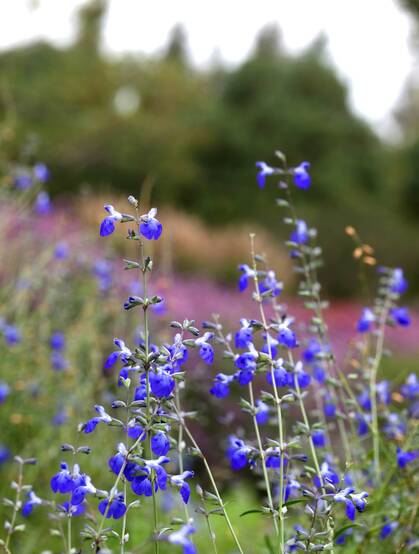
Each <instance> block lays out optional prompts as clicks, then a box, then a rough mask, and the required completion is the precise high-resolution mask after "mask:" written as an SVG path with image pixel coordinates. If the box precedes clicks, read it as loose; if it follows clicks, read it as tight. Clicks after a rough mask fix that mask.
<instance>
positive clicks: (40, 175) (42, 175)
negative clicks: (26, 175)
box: [33, 162, 50, 183]
mask: <svg viewBox="0 0 419 554" xmlns="http://www.w3.org/2000/svg"><path fill="white" fill-rule="evenodd" d="M33 174H34V176H35V179H36V180H37V181H39V182H40V183H46V182H47V181H48V179H49V176H50V173H49V169H48V168H47V166H46V165H45V164H44V163H41V162H38V163H36V164H35V165H34V167H33Z"/></svg>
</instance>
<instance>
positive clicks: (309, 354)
mask: <svg viewBox="0 0 419 554" xmlns="http://www.w3.org/2000/svg"><path fill="white" fill-rule="evenodd" d="M322 352H323V348H322V345H321V344H320V343H319V342H318V341H317V340H316V339H310V341H309V343H308V345H307V348H306V349H305V350H304V351H303V358H304V360H305V361H306V362H307V363H309V364H311V363H313V362H315V361H316V359H317V357H318V356H319V355H320V354H321V353H322Z"/></svg>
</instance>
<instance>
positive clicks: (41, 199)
mask: <svg viewBox="0 0 419 554" xmlns="http://www.w3.org/2000/svg"><path fill="white" fill-rule="evenodd" d="M35 210H36V212H37V213H38V214H39V215H48V214H49V213H51V212H52V203H51V199H50V197H49V194H48V193H47V192H45V191H44V190H41V192H39V193H38V195H37V197H36V200H35Z"/></svg>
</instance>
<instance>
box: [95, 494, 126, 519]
mask: <svg viewBox="0 0 419 554" xmlns="http://www.w3.org/2000/svg"><path fill="white" fill-rule="evenodd" d="M98 510H99V512H100V513H101V514H102V515H103V516H105V517H106V519H110V518H111V517H112V518H113V519H120V518H121V517H122V516H123V515H124V514H125V512H126V511H127V507H126V506H125V502H124V495H123V493H119V494H118V493H117V494H116V495H115V496H114V497H113V498H112V500H111V501H110V503H109V499H108V498H105V499H104V500H102V501H101V502H99V505H98Z"/></svg>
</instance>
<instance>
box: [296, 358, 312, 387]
mask: <svg viewBox="0 0 419 554" xmlns="http://www.w3.org/2000/svg"><path fill="white" fill-rule="evenodd" d="M295 377H296V378H297V380H298V385H299V387H300V388H301V389H305V388H306V387H308V386H309V385H310V383H311V375H309V374H308V373H306V372H305V371H304V369H303V364H302V363H301V362H297V363H296V365H295Z"/></svg>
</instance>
